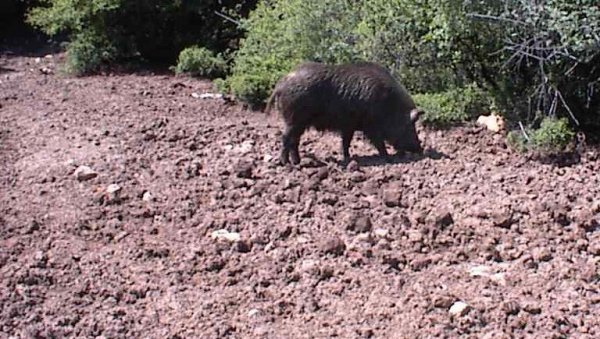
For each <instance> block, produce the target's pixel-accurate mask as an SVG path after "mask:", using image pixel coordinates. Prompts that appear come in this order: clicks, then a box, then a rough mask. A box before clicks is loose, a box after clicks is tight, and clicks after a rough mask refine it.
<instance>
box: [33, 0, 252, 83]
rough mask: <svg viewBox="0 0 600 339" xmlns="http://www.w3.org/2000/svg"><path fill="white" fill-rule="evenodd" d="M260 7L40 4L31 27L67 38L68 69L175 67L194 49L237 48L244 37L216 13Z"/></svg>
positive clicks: (154, 1)
mask: <svg viewBox="0 0 600 339" xmlns="http://www.w3.org/2000/svg"><path fill="white" fill-rule="evenodd" d="M256 2H257V0H243V1H234V0H191V1H172V0H147V1H133V0H94V1H83V0H40V3H41V6H38V7H35V8H33V9H31V10H30V11H29V13H28V22H29V23H30V24H32V25H33V26H35V27H37V28H39V29H41V30H42V31H43V32H44V33H46V34H49V35H57V34H67V35H68V37H69V44H68V47H67V55H68V61H67V62H68V64H69V67H68V68H69V69H71V70H72V71H74V72H75V73H86V72H89V71H94V70H96V69H97V68H98V67H99V66H100V65H101V64H102V63H105V62H120V61H127V60H132V59H133V60H144V61H150V62H160V63H170V64H172V63H173V62H174V61H175V60H176V58H177V56H178V54H179V52H180V51H181V50H182V49H183V48H185V47H187V46H193V45H202V46H205V47H206V48H208V49H210V50H213V51H215V52H225V51H227V50H229V49H236V48H237V46H238V41H239V38H240V37H241V35H242V34H243V32H242V31H241V30H240V28H239V27H238V25H237V24H235V23H232V22H231V21H230V20H226V19H224V18H223V17H221V16H219V15H217V14H215V12H225V13H227V14H229V15H234V16H236V15H239V16H245V15H247V13H248V12H249V11H250V10H251V9H252V8H254V7H255V5H256ZM94 49H97V50H94Z"/></svg>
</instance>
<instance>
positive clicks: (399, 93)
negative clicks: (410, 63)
mask: <svg viewBox="0 0 600 339" xmlns="http://www.w3.org/2000/svg"><path fill="white" fill-rule="evenodd" d="M272 108H276V109H277V110H278V111H279V113H280V115H281V117H282V118H283V120H284V122H285V126H286V129H285V131H284V133H283V136H282V144H283V148H282V150H281V155H280V162H281V163H282V164H286V163H288V162H289V160H290V156H291V162H292V163H293V164H298V163H299V162H300V154H299V151H298V145H299V143H300V137H301V136H302V134H303V133H304V131H305V130H306V129H307V128H310V127H312V128H315V129H316V130H318V131H333V132H337V133H339V134H340V135H341V137H342V154H343V161H344V163H348V162H349V161H350V151H349V148H350V142H351V140H352V137H353V136H354V132H355V131H361V132H362V133H363V134H364V135H365V136H366V138H367V139H368V140H369V141H370V142H371V143H372V144H373V146H375V148H376V149H377V151H378V152H379V154H380V155H381V156H382V157H385V158H386V160H388V159H389V156H388V153H387V150H386V146H385V142H386V141H387V142H388V143H390V144H391V145H392V146H393V147H394V148H395V150H396V152H397V153H400V154H401V153H403V152H404V151H410V152H414V153H422V152H423V148H422V146H421V143H420V141H419V138H418V136H417V132H416V130H415V122H416V121H417V119H418V117H419V115H420V114H421V110H419V109H418V108H417V107H416V105H415V103H414V102H413V100H412V98H411V96H410V95H409V94H408V92H407V91H406V89H405V88H404V87H403V86H402V85H401V84H400V83H398V82H397V81H396V79H395V78H394V77H393V76H392V75H391V74H390V72H388V71H387V70H386V69H385V68H383V67H382V66H379V65H377V64H375V63H370V62H362V63H352V64H341V65H329V64H323V63H316V62H306V63H302V64H300V65H298V66H297V67H296V68H295V69H293V70H292V71H291V72H290V73H289V74H287V75H285V76H284V77H282V78H281V79H280V80H279V81H278V82H277V84H276V85H275V88H274V90H273V93H272V94H271V96H270V98H269V100H268V102H267V106H266V109H265V111H266V112H269V111H270V110H271V109H272Z"/></svg>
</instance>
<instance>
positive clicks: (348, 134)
mask: <svg viewBox="0 0 600 339" xmlns="http://www.w3.org/2000/svg"><path fill="white" fill-rule="evenodd" d="M352 137H354V130H347V131H343V132H342V154H343V157H344V163H346V164H347V163H349V162H350V142H352Z"/></svg>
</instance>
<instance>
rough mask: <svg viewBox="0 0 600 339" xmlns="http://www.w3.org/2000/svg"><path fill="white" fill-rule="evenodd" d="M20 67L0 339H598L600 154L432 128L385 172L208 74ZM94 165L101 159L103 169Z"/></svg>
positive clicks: (362, 149)
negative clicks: (235, 96) (228, 92)
mask: <svg viewBox="0 0 600 339" xmlns="http://www.w3.org/2000/svg"><path fill="white" fill-rule="evenodd" d="M60 58H61V56H60V55H53V56H52V57H51V58H50V57H48V58H45V57H43V56H42V57H41V58H40V59H38V60H36V58H34V57H15V56H11V55H8V54H6V53H4V54H3V55H2V56H1V57H0V65H1V66H2V68H1V70H2V71H0V142H1V144H0V157H1V158H0V183H1V187H0V334H1V335H0V336H2V337H10V336H14V337H16V338H35V337H38V338H50V337H58V338H60V337H66V336H69V337H102V336H103V337H105V338H132V337H145V338H194V337H196V338H217V337H219V338H221V337H233V338H329V337H335V336H337V337H342V338H368V337H377V338H415V337H448V338H452V337H457V336H471V337H477V338H480V337H485V338H505V337H506V338H512V337H534V336H535V337H540V338H567V337H569V338H574V337H577V338H598V337H600V294H599V288H600V281H599V275H598V272H599V258H600V227H599V223H600V180H599V172H600V160H599V159H598V150H596V149H588V150H586V151H585V153H584V154H582V157H581V161H580V162H578V163H576V164H573V165H571V166H566V167H560V166H556V165H552V164H542V163H540V162H536V161H530V160H527V159H525V158H523V157H522V156H519V155H516V154H514V153H513V152H511V151H510V150H509V149H507V148H506V146H505V144H504V141H503V140H504V139H503V138H502V137H501V136H494V135H492V134H489V133H487V132H486V131H484V130H482V129H481V128H477V127H472V126H471V127H464V128H458V129H454V130H451V131H444V132H438V131H429V130H424V129H422V128H420V129H419V130H420V137H421V138H422V140H423V141H424V143H425V145H426V147H427V148H428V149H429V150H428V151H427V153H426V156H424V157H419V158H417V157H413V158H404V159H399V160H398V161H396V162H395V163H393V164H384V163H382V162H380V161H379V160H378V159H377V157H376V156H374V155H375V154H376V151H375V150H374V148H373V147H372V146H370V145H369V144H368V143H366V142H365V141H364V140H362V139H361V138H360V137H359V136H357V137H356V139H355V140H354V142H353V146H352V149H351V151H352V153H353V154H354V155H355V156H356V158H357V163H358V166H354V165H352V166H350V168H349V169H344V168H342V167H341V166H339V165H338V163H337V161H338V160H340V159H341V154H340V139H339V138H338V137H337V136H334V135H331V134H324V135H321V134H320V133H316V132H310V133H307V134H306V135H305V137H304V138H303V142H302V145H301V146H300V148H301V155H302V156H303V161H302V164H301V166H300V167H299V168H291V167H281V166H278V165H276V163H275V159H276V158H277V157H278V152H279V146H280V142H279V138H280V129H281V125H280V122H279V120H278V119H277V117H276V115H271V116H265V115H264V114H263V113H260V112H252V111H247V110H245V109H243V108H241V107H239V106H236V105H233V104H230V103H227V102H225V101H223V100H222V99H219V98H206V99H201V96H200V95H192V94H193V93H197V94H202V93H207V92H211V91H212V88H211V86H210V85H209V84H208V83H206V82H202V81H197V80H193V79H189V78H180V77H174V76H170V75H155V74H152V73H149V74H137V75H131V74H129V75H106V76H92V77H85V78H71V77H65V76H62V75H60V73H59V72H58V71H57V70H56V65H57V63H58V62H59V59H60ZM80 166H88V167H89V168H87V169H86V168H83V167H80Z"/></svg>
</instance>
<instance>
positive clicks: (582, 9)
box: [474, 0, 600, 134]
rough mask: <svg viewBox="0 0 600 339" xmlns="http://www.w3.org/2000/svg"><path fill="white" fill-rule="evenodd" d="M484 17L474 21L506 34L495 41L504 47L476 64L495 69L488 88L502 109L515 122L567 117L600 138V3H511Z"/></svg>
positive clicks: (585, 0)
mask: <svg viewBox="0 0 600 339" xmlns="http://www.w3.org/2000/svg"><path fill="white" fill-rule="evenodd" d="M486 2H489V1H486ZM483 14H486V15H479V16H474V19H477V20H476V21H478V22H484V23H485V24H486V25H487V26H488V27H491V28H492V29H494V30H498V28H502V31H499V32H498V33H497V34H496V38H495V40H496V41H498V39H502V41H503V42H502V48H501V49H498V50H497V51H495V53H492V52H494V51H492V50H489V52H490V53H489V56H488V57H487V58H484V59H482V60H479V61H477V64H480V65H490V64H491V65H496V66H494V67H493V69H496V76H495V77H493V78H487V79H485V80H486V81H485V82H486V83H487V84H488V85H490V86H492V88H493V93H494V94H495V97H496V99H497V101H498V102H499V104H501V105H502V106H503V107H504V108H506V110H507V111H508V110H510V111H513V112H515V114H514V116H513V117H512V118H513V120H517V119H518V120H523V121H526V122H528V123H539V122H540V121H541V120H542V119H544V118H545V117H548V116H563V117H569V119H570V121H572V122H573V123H574V124H580V125H585V126H587V127H588V130H589V131H590V132H592V133H594V134H598V130H599V129H598V127H600V88H599V86H597V82H598V79H600V67H597V65H598V64H600V38H599V36H600V7H599V6H598V2H597V1H596V0H546V1H543V2H534V1H514V2H513V1H510V2H506V3H505V6H504V7H503V8H495V9H494V10H489V11H487V12H485V13H483ZM499 65H501V66H502V67H500V66H499Z"/></svg>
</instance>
